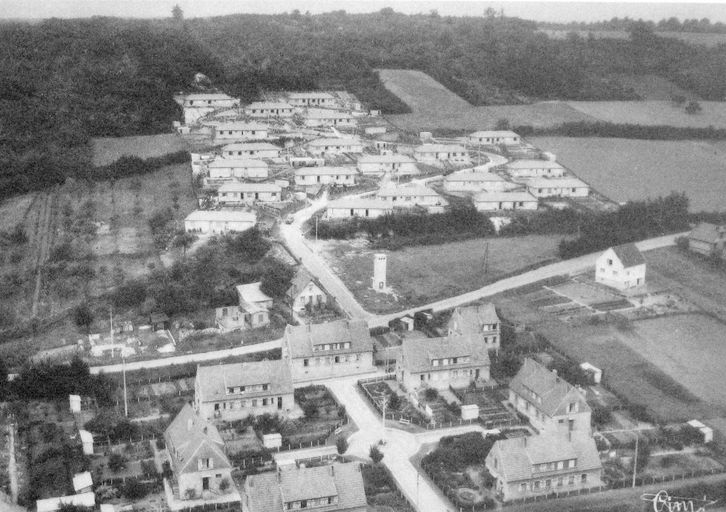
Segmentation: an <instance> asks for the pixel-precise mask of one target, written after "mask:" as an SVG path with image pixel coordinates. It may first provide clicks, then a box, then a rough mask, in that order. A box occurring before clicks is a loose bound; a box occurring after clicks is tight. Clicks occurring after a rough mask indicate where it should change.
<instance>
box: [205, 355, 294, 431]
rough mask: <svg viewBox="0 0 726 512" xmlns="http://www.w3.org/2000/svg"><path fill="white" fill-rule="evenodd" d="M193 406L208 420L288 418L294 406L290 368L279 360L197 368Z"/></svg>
mask: <svg viewBox="0 0 726 512" xmlns="http://www.w3.org/2000/svg"><path fill="white" fill-rule="evenodd" d="M194 406H195V409H196V411H197V414H199V416H201V418H203V419H205V420H208V421H235V420H241V419H244V418H247V417H248V416H257V415H260V414H265V413H269V414H273V415H274V414H280V415H284V416H287V415H289V414H290V412H291V411H292V410H293V408H294V406H295V399H294V396H293V385H292V375H291V374H290V368H289V367H288V366H287V364H285V363H284V362H283V361H282V360H279V359H278V360H274V361H256V362H244V363H233V364H218V365H212V366H197V376H196V379H195V381H194Z"/></svg>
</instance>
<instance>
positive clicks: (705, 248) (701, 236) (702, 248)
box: [688, 222, 726, 258]
mask: <svg viewBox="0 0 726 512" xmlns="http://www.w3.org/2000/svg"><path fill="white" fill-rule="evenodd" d="M724 247H726V226H717V225H716V224H710V223H708V222H701V223H700V224H698V225H697V226H696V227H695V228H693V230H692V231H691V232H690V233H689V234H688V249H689V250H691V251H693V252H697V253H698V254H703V255H704V256H718V257H721V258H723V256H724Z"/></svg>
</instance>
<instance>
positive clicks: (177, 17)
mask: <svg viewBox="0 0 726 512" xmlns="http://www.w3.org/2000/svg"><path fill="white" fill-rule="evenodd" d="M171 16H172V18H174V21H184V11H182V8H181V7H179V4H176V5H175V6H174V8H173V9H172V10H171Z"/></svg>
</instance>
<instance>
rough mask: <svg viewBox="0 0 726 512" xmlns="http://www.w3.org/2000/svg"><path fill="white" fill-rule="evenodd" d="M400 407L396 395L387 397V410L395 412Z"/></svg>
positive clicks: (398, 397) (399, 398)
mask: <svg viewBox="0 0 726 512" xmlns="http://www.w3.org/2000/svg"><path fill="white" fill-rule="evenodd" d="M400 407H401V397H400V396H398V394H397V393H391V394H390V395H388V408H389V409H391V410H392V411H397V410H398V409H399V408H400Z"/></svg>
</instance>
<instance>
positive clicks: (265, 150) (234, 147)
mask: <svg viewBox="0 0 726 512" xmlns="http://www.w3.org/2000/svg"><path fill="white" fill-rule="evenodd" d="M280 151H281V150H280V148H279V147H277V146H275V145H274V144H270V143H269V142H248V143H244V142H242V143H239V144H227V145H226V146H224V147H223V148H222V155H223V156H224V158H235V157H237V158H238V159H240V157H241V158H279V157H280Z"/></svg>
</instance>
